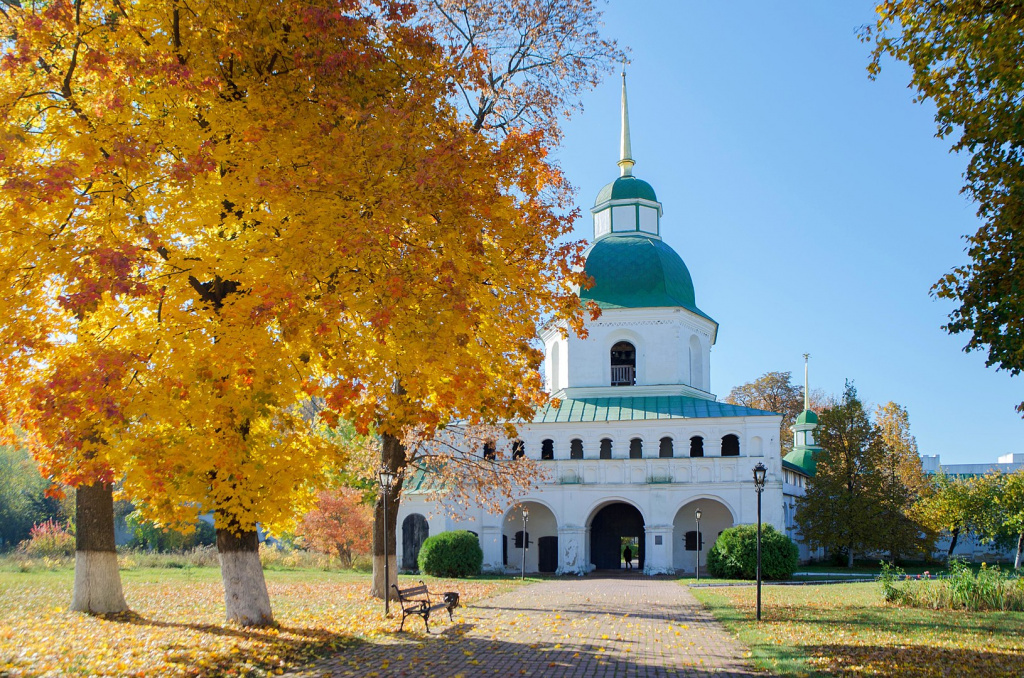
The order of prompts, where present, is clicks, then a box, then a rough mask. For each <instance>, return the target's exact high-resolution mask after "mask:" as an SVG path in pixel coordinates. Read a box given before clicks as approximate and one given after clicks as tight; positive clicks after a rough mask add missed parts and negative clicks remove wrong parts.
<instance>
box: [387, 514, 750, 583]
mask: <svg viewBox="0 0 1024 678" xmlns="http://www.w3.org/2000/svg"><path fill="white" fill-rule="evenodd" d="M524 508H525V509H526V514H527V520H526V524H525V530H524V523H523V509H524ZM697 508H700V509H701V522H700V533H701V537H702V538H701V541H700V551H699V553H700V562H701V567H702V568H703V567H704V566H705V563H706V559H707V552H708V550H709V549H710V548H711V546H712V545H714V542H715V540H716V539H717V538H718V535H719V534H721V532H722V531H723V530H725V529H726V528H728V527H731V526H732V525H733V522H734V521H733V515H732V512H731V511H730V510H729V508H727V507H726V506H725V505H724V504H722V503H721V502H719V501H718V500H715V499H712V498H700V499H694V500H692V501H690V502H688V503H686V504H684V505H683V506H682V507H681V508H679V509H678V510H677V511H676V513H675V516H674V519H673V521H672V536H671V539H672V541H673V543H672V566H673V567H674V568H675V569H676V570H678V571H682V572H693V571H694V569H695V568H696V562H697V555H698V549H697V531H696V529H697V528H696V521H695V516H694V512H695V511H696V509H697ZM410 517H411V516H410ZM659 522H667V521H661V520H660V521H659ZM403 527H404V526H403ZM559 527H560V526H559V524H558V520H557V518H556V516H555V514H554V513H553V512H552V511H551V509H550V508H548V507H547V506H546V505H544V504H542V503H539V502H536V501H526V502H523V503H522V504H517V505H515V506H513V507H512V508H511V509H509V510H508V511H507V512H506V513H505V516H504V518H503V520H502V534H501V541H502V564H503V565H504V566H505V567H506V568H507V569H509V570H511V571H517V570H519V569H521V568H522V567H523V555H524V546H525V547H526V548H525V555H526V560H525V570H526V572H542V573H554V572H556V571H557V570H558V568H559V565H560V562H559V550H558V548H559V547H558V533H559ZM561 527H563V528H564V527H565V526H561ZM570 529H571V528H570ZM665 537H667V535H665ZM662 538H663V537H662V535H657V536H655V537H654V539H655V541H654V544H656V545H657V546H661V539H662ZM627 545H629V546H630V550H631V551H632V553H633V566H634V567H635V568H636V569H637V570H639V571H643V569H644V563H645V560H646V551H647V549H648V548H649V547H650V545H649V544H648V543H647V539H646V532H645V520H644V516H643V514H642V513H641V512H640V510H639V509H638V508H637V507H636V506H634V505H633V504H631V503H628V502H625V501H621V500H619V501H610V502H606V503H604V504H601V505H600V506H597V507H595V508H594V509H593V510H592V511H591V513H590V516H589V519H588V520H587V525H586V551H587V553H586V556H587V558H586V562H587V563H588V564H589V565H590V566H591V568H588V569H597V570H619V569H625V562H624V560H623V558H622V550H623V548H624V547H625V546H627ZM404 562H405V558H403V564H404Z"/></svg>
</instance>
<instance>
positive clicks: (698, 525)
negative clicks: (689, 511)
mask: <svg viewBox="0 0 1024 678" xmlns="http://www.w3.org/2000/svg"><path fill="white" fill-rule="evenodd" d="M693 515H694V517H695V518H696V519H697V583H698V584H699V583H700V547H701V541H703V540H702V539H701V538H700V516H701V510H700V509H697V510H696V511H694V512H693Z"/></svg>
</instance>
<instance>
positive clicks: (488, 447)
mask: <svg viewBox="0 0 1024 678" xmlns="http://www.w3.org/2000/svg"><path fill="white" fill-rule="evenodd" d="M496 456H497V449H496V448H495V447H494V441H493V440H488V441H486V442H485V443H484V459H487V460H488V461H494V458H495V457H496Z"/></svg>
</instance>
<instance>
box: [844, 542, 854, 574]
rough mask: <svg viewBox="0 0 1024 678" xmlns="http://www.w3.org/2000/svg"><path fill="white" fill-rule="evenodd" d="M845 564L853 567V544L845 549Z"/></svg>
mask: <svg viewBox="0 0 1024 678" xmlns="http://www.w3.org/2000/svg"><path fill="white" fill-rule="evenodd" d="M846 566H847V567H848V568H850V569H853V546H852V545H851V546H848V547H847V549H846Z"/></svg>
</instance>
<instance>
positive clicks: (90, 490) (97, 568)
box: [71, 483, 128, 614]
mask: <svg viewBox="0 0 1024 678" xmlns="http://www.w3.org/2000/svg"><path fill="white" fill-rule="evenodd" d="M75 523H76V532H75V585H74V589H73V591H72V593H71V609H72V610H74V611H75V612H88V613H90V614H113V613H117V612H127V611H128V603H126V602H125V600H124V591H123V590H122V589H121V573H120V571H119V570H118V569H117V548H116V547H115V545H114V491H113V487H111V486H110V485H108V484H104V483H96V484H94V485H82V486H81V487H79V488H78V490H77V491H76V492H75Z"/></svg>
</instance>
